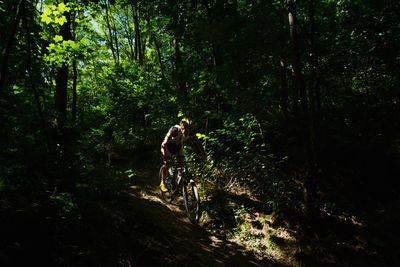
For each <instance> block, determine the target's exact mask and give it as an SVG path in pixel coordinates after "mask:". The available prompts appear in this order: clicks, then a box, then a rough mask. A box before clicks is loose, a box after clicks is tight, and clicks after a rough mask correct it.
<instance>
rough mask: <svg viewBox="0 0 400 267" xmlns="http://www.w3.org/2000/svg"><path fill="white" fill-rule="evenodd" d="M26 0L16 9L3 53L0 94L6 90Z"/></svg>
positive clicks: (0, 70)
mask: <svg viewBox="0 0 400 267" xmlns="http://www.w3.org/2000/svg"><path fill="white" fill-rule="evenodd" d="M25 4H26V0H21V1H20V2H19V4H18V5H17V7H16V11H15V17H14V19H13V22H12V24H11V23H10V24H11V32H10V36H9V38H8V40H7V44H6V46H5V47H4V49H3V51H1V52H2V55H3V62H1V69H0V94H1V93H2V91H3V90H4V86H5V85H6V80H7V72H8V59H9V57H10V53H11V49H12V46H13V43H14V40H15V35H16V33H17V29H18V25H19V23H20V21H21V17H22V13H23V10H24V8H25Z"/></svg>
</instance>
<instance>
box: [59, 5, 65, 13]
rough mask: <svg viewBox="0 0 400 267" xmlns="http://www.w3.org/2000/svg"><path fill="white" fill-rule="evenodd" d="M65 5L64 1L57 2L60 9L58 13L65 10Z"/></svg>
mask: <svg viewBox="0 0 400 267" xmlns="http://www.w3.org/2000/svg"><path fill="white" fill-rule="evenodd" d="M66 7H67V6H66V5H65V4H64V3H59V4H58V10H59V11H60V13H64V11H66Z"/></svg>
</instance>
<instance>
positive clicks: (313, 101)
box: [309, 0, 321, 151]
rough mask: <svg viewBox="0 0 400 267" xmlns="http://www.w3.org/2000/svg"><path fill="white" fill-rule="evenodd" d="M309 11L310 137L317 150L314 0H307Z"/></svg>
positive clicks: (318, 109) (318, 117) (318, 100)
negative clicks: (311, 132) (311, 128)
mask: <svg viewBox="0 0 400 267" xmlns="http://www.w3.org/2000/svg"><path fill="white" fill-rule="evenodd" d="M309 1H310V2H309V4H310V6H309V8H310V10H309V12H310V63H311V64H310V65H311V74H310V94H309V97H310V103H311V112H312V114H311V118H312V120H311V123H313V125H312V126H313V128H314V130H315V133H314V132H313V134H315V135H314V136H312V139H313V141H314V144H315V145H314V146H315V148H316V151H318V149H317V148H318V146H319V145H318V143H319V142H318V140H319V127H320V120H321V96H320V88H319V75H318V74H319V68H318V57H317V52H316V47H315V2H314V0H309Z"/></svg>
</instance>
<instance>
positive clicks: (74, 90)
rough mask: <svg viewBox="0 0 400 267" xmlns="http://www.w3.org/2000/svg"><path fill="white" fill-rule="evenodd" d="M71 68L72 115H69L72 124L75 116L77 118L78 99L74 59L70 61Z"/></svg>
mask: <svg viewBox="0 0 400 267" xmlns="http://www.w3.org/2000/svg"><path fill="white" fill-rule="evenodd" d="M72 70H73V76H72V116H71V122H72V124H76V118H77V106H76V105H77V101H78V94H77V79H78V68H77V63H76V59H74V60H73V61H72Z"/></svg>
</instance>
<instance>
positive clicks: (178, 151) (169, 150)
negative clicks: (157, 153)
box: [160, 118, 205, 192]
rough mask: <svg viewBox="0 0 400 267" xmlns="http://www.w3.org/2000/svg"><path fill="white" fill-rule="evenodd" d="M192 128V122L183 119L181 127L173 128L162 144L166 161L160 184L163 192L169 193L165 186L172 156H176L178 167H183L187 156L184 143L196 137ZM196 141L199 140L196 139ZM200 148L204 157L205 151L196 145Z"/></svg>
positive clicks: (162, 153)
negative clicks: (184, 151) (192, 133)
mask: <svg viewBox="0 0 400 267" xmlns="http://www.w3.org/2000/svg"><path fill="white" fill-rule="evenodd" d="M191 127H192V121H191V120H189V119H187V118H183V119H182V120H181V121H180V123H179V125H175V126H172V127H171V128H170V129H169V130H168V132H167V134H166V135H165V137H164V140H163V142H162V143H161V156H162V158H163V161H164V166H165V167H164V168H163V173H162V178H161V182H160V188H161V190H162V191H163V192H166V191H167V188H166V186H165V183H164V181H165V178H166V177H167V176H168V170H169V167H170V159H171V158H172V156H176V158H177V161H178V166H179V167H183V163H184V160H185V156H184V154H183V143H184V142H185V141H187V140H188V139H189V138H191V137H195V135H191V130H192V129H191ZM194 139H195V141H196V140H197V138H194ZM196 145H197V146H198V148H199V149H200V151H201V153H202V155H203V156H204V155H205V153H204V150H203V147H202V146H201V145H199V144H198V143H197V144H196Z"/></svg>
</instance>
